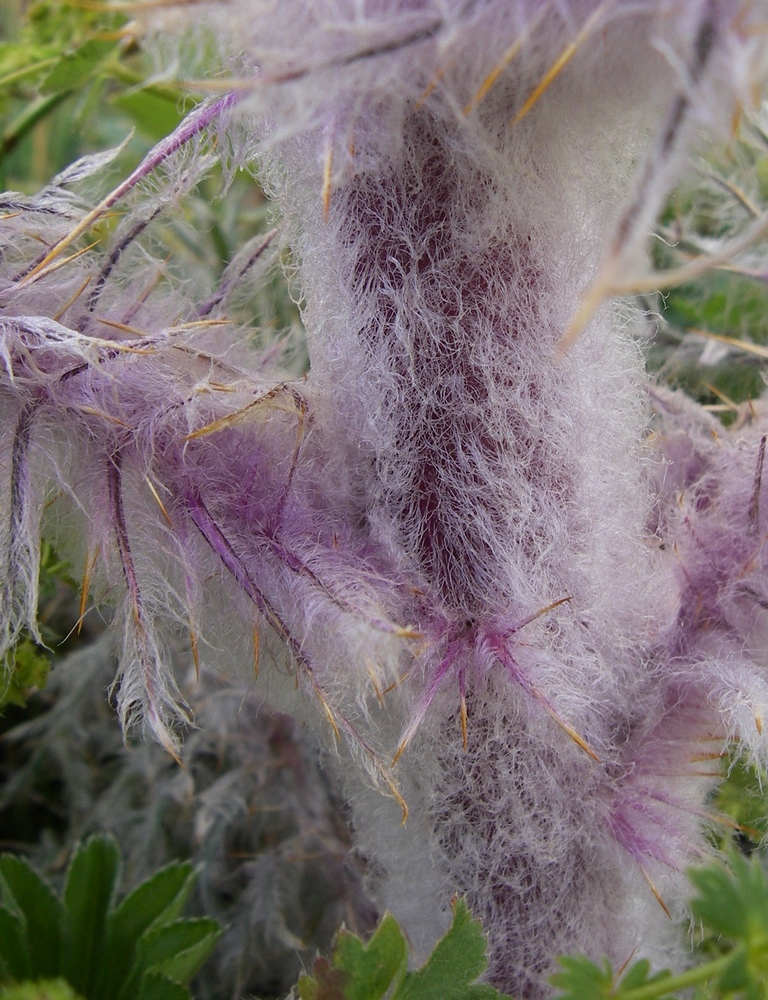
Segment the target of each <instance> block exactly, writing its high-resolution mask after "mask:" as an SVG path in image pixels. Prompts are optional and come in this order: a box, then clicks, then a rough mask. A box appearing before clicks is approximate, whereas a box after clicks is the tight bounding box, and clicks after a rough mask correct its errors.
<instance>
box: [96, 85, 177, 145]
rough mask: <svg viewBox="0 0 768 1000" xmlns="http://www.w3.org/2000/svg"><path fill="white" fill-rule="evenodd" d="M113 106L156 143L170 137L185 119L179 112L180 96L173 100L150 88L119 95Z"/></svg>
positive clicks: (114, 99) (113, 101)
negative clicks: (167, 136)
mask: <svg viewBox="0 0 768 1000" xmlns="http://www.w3.org/2000/svg"><path fill="white" fill-rule="evenodd" d="M112 104H114V105H115V107H117V108H119V109H120V110H121V111H124V112H125V113H126V114H127V115H128V116H129V117H130V118H131V119H132V121H133V122H134V123H135V124H136V126H137V127H138V128H139V130H140V131H141V132H143V133H144V135H146V136H149V138H150V139H152V140H153V141H156V142H158V141H159V140H160V139H163V138H164V137H165V136H166V135H170V133H171V132H173V130H174V129H175V128H176V127H177V126H178V124H179V122H180V121H181V119H182V118H183V115H182V114H180V112H179V104H180V101H179V95H176V96H175V98H172V97H171V96H170V95H165V94H158V93H155V92H153V91H152V90H150V89H149V88H147V89H145V90H132V91H129V92H128V93H127V94H118V95H117V97H115V98H113V100H112Z"/></svg>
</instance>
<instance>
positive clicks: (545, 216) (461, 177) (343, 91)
mask: <svg viewBox="0 0 768 1000" xmlns="http://www.w3.org/2000/svg"><path fill="white" fill-rule="evenodd" d="M152 9H153V11H154V5H153V8H152ZM146 16H147V23H146V27H147V33H148V35H150V36H151V35H152V33H153V32H154V34H155V37H156V38H163V40H165V38H166V36H167V35H168V34H173V33H174V32H178V33H180V35H183V33H184V26H185V23H186V22H185V8H184V9H182V10H181V11H174V13H173V16H171V14H170V13H169V12H167V11H162V10H160V12H155V13H150V12H147V15H146ZM193 17H194V26H193V27H194V30H195V31H197V32H205V31H207V32H209V33H212V35H213V36H214V37H215V38H216V39H217V42H218V44H219V46H220V50H221V52H222V53H223V56H222V57H221V58H222V59H223V60H224V61H225V62H226V61H227V60H228V65H229V67H230V73H229V76H228V77H227V78H226V79H218V78H217V79H214V80H212V81H211V83H210V86H211V89H212V90H213V91H214V96H213V97H211V98H210V99H209V100H207V101H205V102H203V103H202V104H200V105H199V106H198V107H197V108H196V109H195V110H194V111H192V113H191V114H190V115H188V116H187V118H185V119H184V121H183V122H182V123H181V124H180V125H179V127H178V128H177V129H175V131H173V132H172V133H171V134H170V135H168V136H167V137H166V138H164V139H161V140H160V141H159V142H158V143H157V144H156V145H155V147H154V148H153V149H152V150H150V152H149V153H148V154H147V155H146V157H145V158H144V159H143V161H142V162H141V163H140V164H139V166H137V167H136V168H135V169H134V170H133V171H132V172H131V173H130V174H129V175H128V176H127V177H126V178H125V179H124V180H122V181H121V182H120V183H118V184H117V185H116V186H115V187H113V188H112V189H111V190H109V191H108V193H106V194H103V195H98V194H94V193H93V189H94V187H95V186H97V185H98V184H99V178H100V176H101V171H103V170H106V169H107V168H108V166H109V163H110V157H112V158H114V157H115V156H117V155H118V154H117V151H114V152H113V153H112V154H103V155H101V156H91V157H87V158H85V159H83V160H80V161H78V162H77V163H76V164H74V165H73V166H71V167H69V168H67V169H65V170H64V171H62V172H61V173H60V174H59V175H58V176H57V177H56V178H54V180H53V181H51V182H50V183H49V184H48V185H47V186H46V187H45V188H44V190H43V191H41V192H40V193H39V194H37V195H34V196H31V195H26V194H14V193H9V194H6V195H3V196H2V197H1V198H0V212H1V213H2V216H3V223H4V225H3V229H2V238H3V246H2V251H3V256H2V266H1V267H0V309H2V324H1V325H0V362H1V363H2V366H1V367H0V373H1V375H2V380H1V384H0V407H2V427H3V431H2V438H1V439H0V448H2V454H1V455H0V462H1V463H2V464H0V469H1V470H2V475H1V476H0V510H2V511H4V512H6V516H5V519H4V521H3V522H2V523H1V524H0V563H1V564H2V565H3V566H5V572H4V573H3V574H0V640H2V641H1V646H2V652H3V653H4V654H6V655H8V654H9V652H10V650H11V649H12V648H13V645H14V643H15V641H16V640H17V639H18V638H19V637H20V635H21V634H22V630H23V629H24V628H27V629H29V630H30V631H31V632H32V633H33V635H34V634H35V633H34V629H35V628H36V616H35V610H36V607H35V604H36V591H35V580H36V574H37V564H38V556H39V546H40V537H41V533H42V534H45V535H46V536H49V537H52V538H54V539H55V540H56V541H57V544H59V545H60V546H61V547H62V551H63V554H64V556H65V557H66V558H68V559H69V560H71V562H72V564H73V565H75V566H77V567H79V569H80V570H81V572H82V580H83V592H84V594H86V593H89V594H92V595H93V597H94V599H95V600H97V601H98V602H100V603H109V604H111V605H112V607H113V609H114V611H113V619H114V626H115V628H116V629H117V631H118V633H119V635H120V641H121V654H120V664H119V668H118V677H117V680H116V682H115V687H114V689H113V690H114V692H115V693H116V697H117V701H118V704H119V710H120V714H121V716H122V719H123V722H124V724H126V725H131V724H133V723H141V724H142V725H143V726H144V728H145V731H147V732H148V733H151V734H153V735H154V736H155V737H156V738H157V739H159V740H160V741H161V742H162V743H163V744H164V745H165V746H166V747H167V748H168V749H169V751H170V752H171V753H173V754H178V753H179V731H180V728H181V727H182V726H183V725H184V724H185V723H186V721H187V719H188V712H187V710H186V708H185V706H184V705H183V703H182V701H181V699H180V697H179V691H178V688H177V686H176V681H175V678H174V674H173V671H172V669H171V668H170V658H169V655H168V635H169V630H170V631H176V632H178V631H179V630H182V631H184V632H186V633H187V634H189V636H190V639H189V645H190V650H191V656H192V659H193V660H194V661H201V662H205V663H209V664H211V665H212V666H214V667H216V666H219V667H222V666H224V667H225V668H230V667H232V666H237V667H239V668H240V669H241V670H244V671H248V672H250V673H253V672H254V670H255V671H256V672H258V673H259V683H260V684H263V685H264V689H265V691H267V692H268V694H269V697H270V699H272V700H274V701H275V702H276V703H278V704H279V705H280V706H285V707H287V708H290V710H291V711H293V712H295V713H296V714H299V715H308V716H310V717H312V718H314V720H315V722H316V724H317V726H318V728H319V729H320V730H321V731H324V732H325V736H326V739H327V740H328V741H329V742H330V743H331V744H332V745H333V746H334V747H335V748H336V749H337V751H338V754H339V757H340V761H341V768H340V771H341V773H342V775H343V781H344V790H345V794H346V796H347V798H348V800H349V803H350V808H351V811H352V821H353V825H354V829H355V836H356V838H357V843H358V847H359V849H360V851H361V853H362V854H363V855H364V856H365V857H366V858H367V859H369V861H370V880H371V885H372V889H373V891H374V893H375V896H376V899H377V902H378V903H379V905H380V906H381V907H382V909H386V910H389V911H390V912H392V913H393V914H394V915H395V916H396V917H397V919H398V921H399V922H400V923H401V924H402V926H403V928H404V930H405V931H406V933H407V934H408V936H409V937H410V939H411V940H412V941H413V942H414V946H415V949H416V953H417V956H418V957H419V958H421V959H423V958H424V957H425V956H426V955H427V954H428V953H429V952H430V950H431V949H432V947H433V945H434V943H435V941H437V940H438V939H439V938H440V937H441V935H442V934H443V933H444V931H445V929H446V927H447V926H448V924H449V922H450V919H451V905H450V904H451V900H452V899H453V898H454V896H455V895H456V894H457V893H458V894H459V895H461V896H463V897H465V898H466V899H467V902H468V905H469V907H470V908H471V910H472V912H473V913H474V914H475V915H476V916H477V917H478V918H479V919H480V920H481V921H482V923H483V926H484V928H485V930H486V932H487V934H488V937H489V943H490V949H489V958H490V963H489V967H488V970H487V972H486V973H485V975H486V976H487V977H488V979H489V981H490V982H491V983H493V984H495V986H497V987H499V988H501V989H504V990H508V991H511V992H513V993H515V994H516V995H518V996H520V997H524V998H526V1000H535V998H538V997H540V996H545V995H546V994H547V993H548V991H549V985H548V976H549V975H550V973H551V971H552V968H553V962H554V958H555V956H556V955H557V954H560V953H566V952H573V951H577V950H586V951H588V952H589V954H590V955H591V956H592V957H594V958H599V957H600V956H602V955H607V956H608V957H609V959H610V960H611V961H612V962H615V963H619V962H621V961H624V960H625V959H626V956H627V955H628V954H630V953H632V951H633V949H639V955H638V957H639V958H647V959H649V960H650V959H652V960H654V961H655V962H656V963H657V964H673V965H678V964H680V963H681V962H682V957H681V954H682V950H683V949H682V945H681V944H678V943H677V942H676V941H674V940H673V936H672V935H670V934H669V930H668V924H667V919H668V915H670V914H672V915H674V914H678V913H681V912H682V911H683V910H684V906H685V899H686V892H687V890H686V885H685V881H684V878H683V875H682V872H683V870H684V869H685V867H686V866H688V865H689V864H690V863H691V862H693V861H696V860H698V859H699V858H700V856H701V854H702V852H704V851H706V844H705V840H704V838H703V827H704V826H705V825H706V824H708V823H710V822H713V821H716V819H717V817H713V816H712V813H711V811H710V809H709V805H708V803H709V798H710V795H711V793H712V791H713V789H714V787H715V786H716V784H717V782H718V778H719V767H718V766H717V765H718V763H719V761H720V757H721V755H722V754H723V753H724V752H726V751H727V748H728V747H729V745H730V743H731V742H732V741H734V740H737V741H740V744H741V746H740V748H739V750H738V752H739V753H743V754H744V756H745V759H754V760H757V761H761V760H762V761H765V760H766V758H767V757H768V732H766V731H765V726H764V721H763V720H764V719H766V718H768V678H766V675H765V669H766V663H765V648H766V639H767V637H768V621H767V620H766V608H768V555H767V553H766V548H765V539H766V537H767V536H768V502H766V499H765V496H764V493H765V489H764V486H765V477H764V475H763V472H764V463H765V451H766V440H767V438H768V419H767V418H766V416H765V405H766V404H765V401H764V400H761V399H757V400H754V401H753V402H752V406H751V409H750V411H749V414H748V415H747V419H745V420H743V421H741V422H738V421H737V422H736V423H735V424H734V426H733V428H732V429H730V430H728V431H725V430H724V429H723V426H722V425H721V424H720V423H719V422H717V421H716V418H715V417H714V416H713V415H712V414H711V413H710V412H709V411H708V410H707V409H705V408H704V407H702V406H700V405H699V404H698V403H696V402H694V401H692V400H690V399H688V398H687V397H685V396H684V395H682V394H681V393H677V392H673V391H671V390H669V389H666V388H665V387H663V386H662V385H659V384H656V383H654V382H653V381H651V380H650V379H649V378H648V377H647V375H646V373H645V370H644V366H643V359H642V354H641V351H640V349H639V345H638V343H637V338H636V337H635V333H636V331H637V330H639V329H640V328H641V325H642V321H641V318H640V317H639V316H637V315H634V314H632V312H631V310H630V308H629V307H628V306H626V305H622V304H616V303H615V302H614V301H613V300H614V299H615V298H616V297H618V296H622V295H630V294H645V295H648V294H650V293H651V292H652V291H653V290H654V289H657V288H666V287H670V286H671V285H674V284H679V283H680V282H685V283H690V282H692V281H695V280H697V279H698V278H700V277H701V275H702V274H704V273H706V272H707V271H709V270H712V269H720V268H729V267H737V268H738V269H739V270H740V272H741V273H742V274H743V275H752V277H750V278H749V280H755V281H759V280H760V275H762V274H763V273H764V266H765V265H764V251H762V250H761V248H760V246H761V244H760V241H761V240H762V239H763V237H765V235H766V234H767V233H768V212H767V211H766V209H765V207H764V204H763V201H761V200H760V199H759V198H757V197H755V198H753V199H751V200H750V199H749V198H748V199H747V200H748V202H749V204H750V205H752V203H753V201H754V205H753V207H754V211H753V212H748V214H747V216H746V217H744V218H743V219H742V225H740V226H736V227H735V228H731V227H724V228H723V229H722V231H720V232H716V233H714V234H713V235H711V237H710V239H709V242H706V243H699V244H698V245H697V246H696V247H694V248H692V249H691V250H690V251H689V252H688V253H687V255H686V256H685V257H684V258H683V259H682V260H677V259H676V260H675V261H674V262H673V265H672V266H670V267H669V268H667V269H666V270H660V271H658V270H657V271H654V270H652V268H651V264H650V263H649V259H648V255H647V253H646V236H647V234H648V232H649V230H650V229H651V227H652V226H653V224H654V220H655V219H656V217H657V216H658V214H659V212H660V211H661V209H662V206H663V205H664V202H665V199H666V197H667V195H668V193H669V191H670V189H671V187H672V185H673V184H674V183H675V182H676V180H677V179H678V178H679V176H680V175H681V174H682V173H683V172H684V171H685V169H686V167H687V165H688V163H689V162H690V157H691V155H695V150H696V148H697V146H700V144H701V143H703V141H704V137H705V136H708V137H710V138H712V139H714V140H715V141H725V142H727V141H728V140H729V137H730V136H732V134H733V132H734V130H735V129H738V127H739V123H740V122H741V121H743V123H744V124H743V125H742V126H741V127H742V128H744V129H753V132H754V134H756V135H759V134H762V133H764V132H765V127H764V125H765V122H764V114H765V112H764V109H763V107H762V106H761V104H760V93H761V88H762V87H764V84H765V80H766V75H767V74H768V66H767V65H766V63H767V60H766V46H765V44H764V37H763V28H764V24H765V22H766V20H767V19H768V6H767V5H766V2H765V0H755V2H751V3H748V2H744V3H742V2H739V0H673V2H668V0H632V2H629V0H601V2H598V0H544V2H533V0H513V2H510V0H504V2H502V0H480V2H476V3H475V2H473V3H466V2H463V0H447V2H443V0H423V2H421V0H420V2H418V3H404V2H400V0H381V2H377V3H375V4H374V3H371V4H361V3H357V2H353V0H349V2H347V0H340V2H337V0H333V2H331V0H328V2H312V3H309V2H306V0H285V2H282V3H280V4H274V3H270V2H260V0H228V2H225V3H217V4H212V5H210V6H208V5H205V4H202V5H195V8H194V15H193ZM208 37H210V36H208ZM157 44H158V45H159V44H160V43H157ZM186 44H187V42H186V41H185V40H184V39H183V38H182V39H181V40H180V42H179V48H180V50H183V49H184V46H185V45H186ZM161 47H162V46H161ZM754 130H757V131H754ZM218 161H221V162H223V163H224V166H225V168H226V169H225V177H226V176H227V174H230V175H231V172H232V171H233V170H236V169H237V168H238V167H240V166H243V165H247V166H251V167H252V168H253V169H255V170H256V171H257V172H258V176H259V179H260V181H261V183H263V185H264V186H265V188H266V190H267V191H268V193H269V195H270V196H271V198H272V200H273V204H274V206H275V216H276V218H275V221H276V225H275V227H274V228H273V229H271V230H269V231H265V232H263V233H259V234H257V235H255V236H254V237H253V238H252V240H251V241H250V242H249V243H248V244H247V245H246V246H245V247H244V248H243V249H242V251H241V252H240V253H238V254H236V255H235V256H234V257H233V258H232V260H231V262H230V263H229V265H228V267H227V269H226V270H225V271H224V273H223V274H222V275H221V277H220V280H218V281H217V282H214V283H211V284H209V285H208V286H207V287H198V285H197V282H196V281H193V280H190V281H189V282H187V283H186V285H185V283H184V281H183V280H182V279H181V278H180V277H179V276H178V275H176V274H175V273H174V268H173V257H172V255H171V256H170V257H169V256H168V254H163V253H162V252H161V246H162V239H161V237H162V224H161V220H162V218H163V217H164V216H166V217H167V216H168V215H173V213H174V212H175V211H177V206H178V205H179V204H180V202H181V199H183V197H184V196H185V195H186V194H187V193H188V192H189V191H190V190H192V188H193V187H194V186H195V185H196V184H198V183H199V182H200V181H201V180H202V179H203V178H204V177H206V176H207V174H208V173H209V172H210V171H211V170H212V169H213V167H214V166H215V164H216V163H217V162H218ZM86 188H89V191H88V195H87V196H86V195H85V194H84V193H83V192H84V191H85V189H86ZM728 190H729V192H730V194H731V195H733V192H734V190H735V191H736V192H739V191H740V189H739V187H738V185H737V184H736V185H734V184H732V185H731V188H730V189H728ZM737 200H739V199H738V198H737ZM742 202H743V199H742ZM115 211H119V212H120V213H121V214H120V218H119V220H115V218H114V215H113V213H114V212H115ZM672 235H674V232H673V234H672ZM278 262H279V263H282V264H283V267H284V269H285V270H286V271H287V272H288V275H289V277H290V279H291V281H292V286H291V287H292V293H293V295H294V297H295V299H296V301H297V302H298V303H299V305H300V308H301V311H302V319H303V322H304V326H305V330H306V348H307V353H308V358H309V370H308V372H307V373H306V377H304V374H303V373H301V374H300V373H299V372H298V371H297V370H296V369H295V368H293V369H292V368H291V363H292V361H291V358H290V356H289V354H288V352H287V351H286V350H284V345H283V344H282V343H281V342H280V340H279V338H278V339H274V338H269V337H262V338H261V340H260V341H258V342H257V344H256V345H254V343H253V340H252V341H251V342H250V343H249V342H248V338H247V336H246V335H245V334H244V332H243V331H242V329H241V328H240V327H238V326H237V325H236V324H235V323H233V322H232V318H231V315H230V309H231V308H233V306H234V304H235V303H236V302H237V298H238V295H240V294H242V289H243V288H244V287H246V286H247V285H248V283H249V282H251V281H253V280H266V281H269V280H271V277H270V274H269V265H270V264H271V263H278ZM705 333H706V331H705ZM85 604H86V600H85V598H84V604H83V607H85ZM302 696H303V697H302ZM382 792H383V793H384V794H382ZM406 819H407V823H405V824H404V821H405V820H406Z"/></svg>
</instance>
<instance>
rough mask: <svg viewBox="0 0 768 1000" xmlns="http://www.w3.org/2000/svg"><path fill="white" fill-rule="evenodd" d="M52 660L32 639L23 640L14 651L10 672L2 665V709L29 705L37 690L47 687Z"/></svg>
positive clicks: (0, 667)
mask: <svg viewBox="0 0 768 1000" xmlns="http://www.w3.org/2000/svg"><path fill="white" fill-rule="evenodd" d="M50 668H51V659H50V657H49V656H48V654H47V653H45V652H44V651H43V650H42V649H41V647H40V646H38V645H37V643H35V642H33V641H32V639H30V638H28V637H25V638H23V639H22V640H21V641H20V642H19V644H18V645H17V646H16V648H15V649H14V651H13V659H12V662H11V664H10V671H8V672H6V671H3V668H2V664H0V671H2V674H0V709H2V707H3V705H21V706H24V705H26V703H27V699H28V698H29V695H30V693H31V692H32V691H33V690H34V689H35V688H41V687H43V686H44V685H45V682H46V679H47V677H48V671H49V670H50Z"/></svg>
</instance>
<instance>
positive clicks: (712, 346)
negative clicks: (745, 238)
mask: <svg viewBox="0 0 768 1000" xmlns="http://www.w3.org/2000/svg"><path fill="white" fill-rule="evenodd" d="M766 178H768V137H766V135H765V134H764V133H763V132H762V130H761V129H760V128H759V127H758V126H757V124H756V123H755V121H745V122H744V123H743V125H742V128H741V130H740V132H739V134H738V135H737V136H736V137H735V138H734V139H733V141H732V142H731V143H730V144H729V146H728V147H727V149H723V150H720V151H715V152H713V153H711V154H710V157H709V160H708V162H706V163H704V164H703V165H702V167H701V169H700V170H699V171H697V173H696V174H694V175H691V176H689V177H688V178H687V179H686V181H685V182H684V184H683V185H682V186H681V188H680V189H679V190H678V191H677V192H676V193H675V195H674V197H673V198H672V199H671V200H670V202H669V205H668V206H667V210H666V212H665V213H664V216H663V217H662V219H661V220H660V223H659V227H658V235H659V236H660V239H659V240H658V241H657V242H656V243H655V244H654V247H653V257H654V262H655V264H656V266H657V267H658V268H659V269H660V270H665V269H667V268H673V267H676V266H679V265H680V264H684V263H686V262H687V261H690V260H691V259H692V258H701V257H706V256H707V255H708V254H710V253H712V252H713V250H716V249H720V248H721V247H722V246H723V245H724V244H726V243H728V241H729V240H731V239H733V238H734V236H737V235H739V234H741V233H743V232H744V230H745V229H746V228H747V227H748V226H749V225H751V224H753V223H754V220H755V219H757V218H758V217H759V216H760V215H761V214H762V213H763V212H764V211H765V209H766V204H767V203H768V184H767V183H766ZM740 259H741V260H744V259H745V257H742V258H740ZM746 261H747V262H746V263H739V262H734V263H731V264H728V265H721V266H719V267H717V268H715V269H713V270H712V271H711V272H710V273H708V274H706V275H705V276H703V277H702V278H700V279H698V280H696V281H693V282H691V283H688V284H685V285H681V286H678V287H676V288H672V289H671V290H670V291H669V292H666V293H665V294H664V295H663V296H661V297H660V298H659V300H658V302H657V303H655V306H653V307H652V308H653V310H654V311H655V310H656V309H659V310H660V312H661V315H662V323H661V324H660V328H659V330H658V332H657V336H656V338H655V339H654V342H653V344H652V345H651V347H650V351H649V367H650V368H651V370H653V371H659V372H660V374H661V375H662V376H663V377H664V378H665V379H666V380H667V381H669V382H672V383H673V384H675V385H676V386H678V387H680V388H682V389H684V390H685V391H686V392H687V393H688V394H689V395H692V396H694V397H695V398H697V399H698V400H700V401H701V402H702V403H704V404H705V405H707V406H708V407H710V408H711V409H712V410H713V412H716V413H720V414H722V416H723V420H724V422H725V423H729V422H731V421H733V420H734V419H736V420H738V419H739V417H740V413H739V409H738V407H739V405H740V404H743V403H746V402H747V401H749V400H752V399H756V398H757V397H759V396H761V395H762V394H763V392H764V390H765V381H764V379H763V371H764V367H765V361H766V359H767V358H768V285H767V284H766V281H765V277H766V275H765V268H764V265H763V264H761V263H760V260H759V257H757V258H755V257H753V259H752V260H751V261H750V259H749V258H746ZM648 304H649V305H651V304H650V303H648Z"/></svg>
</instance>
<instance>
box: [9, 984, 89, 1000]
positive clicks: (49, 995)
mask: <svg viewBox="0 0 768 1000" xmlns="http://www.w3.org/2000/svg"><path fill="white" fill-rule="evenodd" d="M0 1000H82V997H81V996H80V995H79V994H78V993H75V991H74V990H73V989H72V987H71V986H70V985H69V983H67V982H65V981H64V980H63V979H40V980H35V981H34V982H28V981H27V982H23V983H15V984H14V985H13V986H6V987H4V988H2V989H0Z"/></svg>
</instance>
